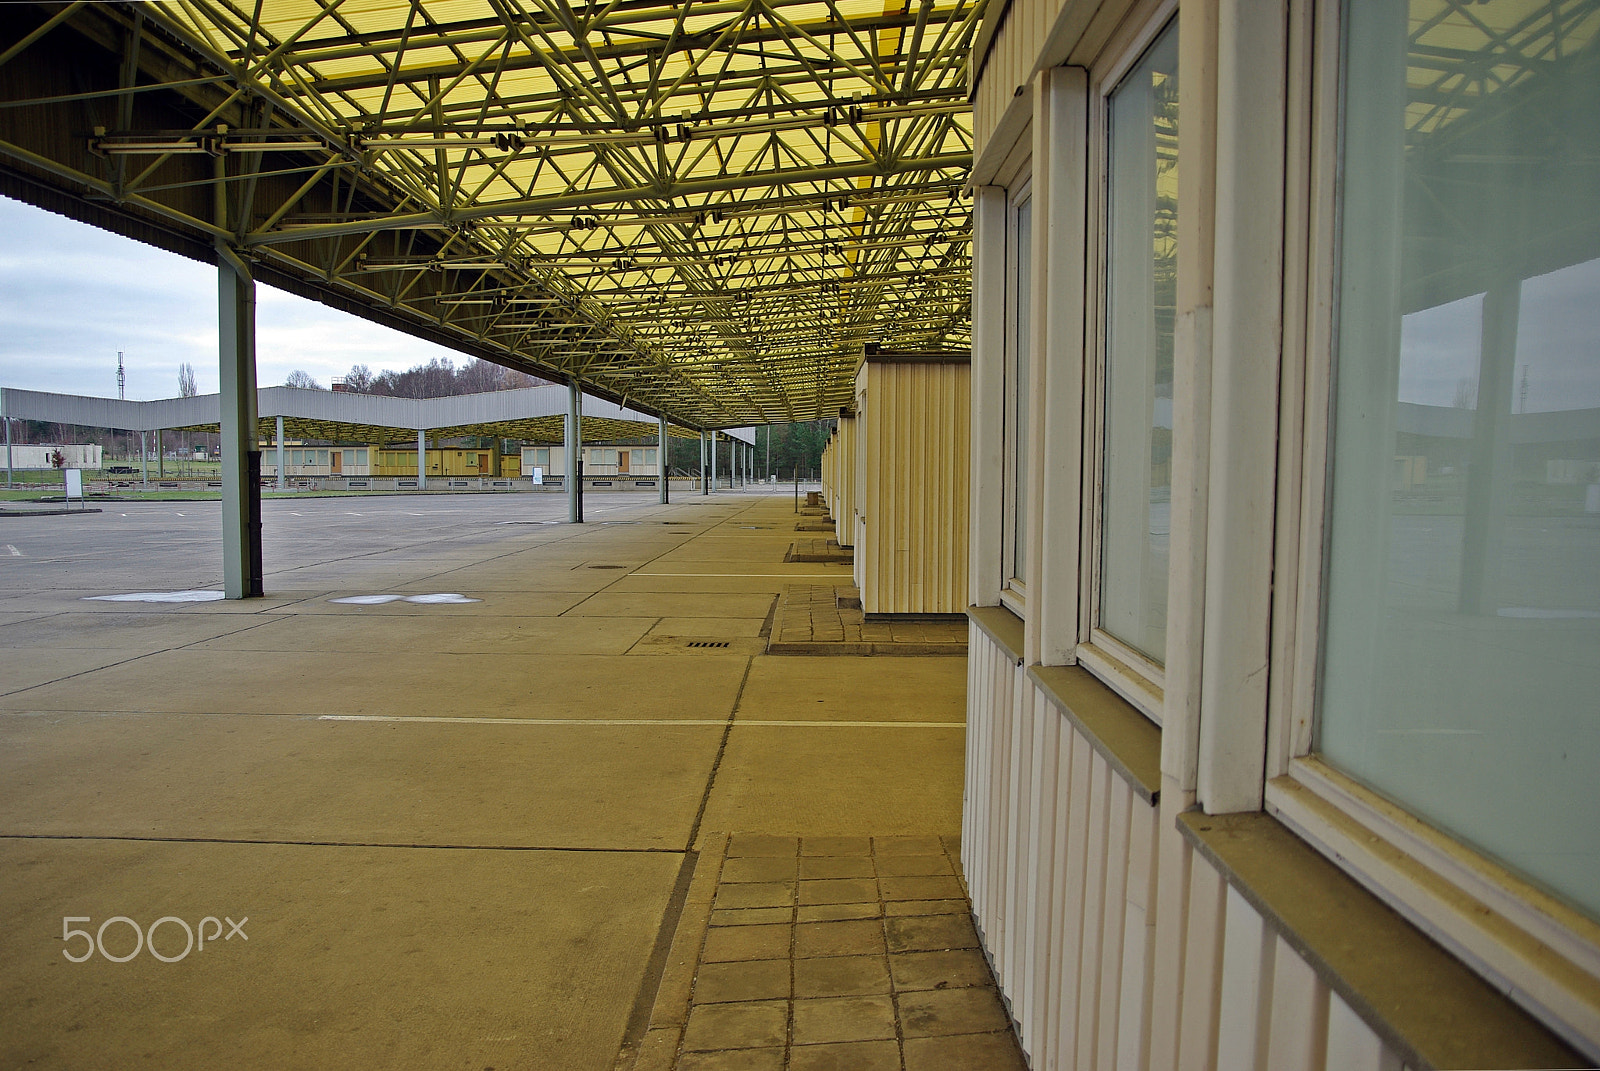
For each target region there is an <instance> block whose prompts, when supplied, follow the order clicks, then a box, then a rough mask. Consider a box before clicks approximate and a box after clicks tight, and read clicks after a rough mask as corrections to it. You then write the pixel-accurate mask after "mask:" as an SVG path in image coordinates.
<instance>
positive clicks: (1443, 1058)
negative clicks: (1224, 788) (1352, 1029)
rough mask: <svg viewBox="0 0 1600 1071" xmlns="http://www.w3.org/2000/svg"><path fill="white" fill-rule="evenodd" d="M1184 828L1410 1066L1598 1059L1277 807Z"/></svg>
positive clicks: (1189, 822)
mask: <svg viewBox="0 0 1600 1071" xmlns="http://www.w3.org/2000/svg"><path fill="white" fill-rule="evenodd" d="M1178 829H1179V830H1180V831H1181V832H1182V833H1183V835H1184V836H1185V837H1186V838H1187V839H1188V840H1189V841H1190V842H1191V843H1192V844H1193V845H1194V847H1195V850H1196V851H1198V852H1199V853H1200V854H1201V855H1202V856H1204V857H1205V858H1206V859H1207V860H1208V861H1209V862H1210V863H1211V865H1212V866H1214V867H1216V868H1217V869H1218V870H1219V871H1221V873H1222V874H1223V876H1224V877H1225V878H1226V879H1227V881H1228V884H1229V885H1231V886H1232V887H1233V888H1234V889H1236V890H1238V892H1239V894H1240V895H1241V896H1243V897H1244V899H1245V900H1246V901H1247V902H1248V903H1249V904H1250V905H1251V906H1252V907H1253V908H1255V909H1256V911H1258V912H1259V913H1260V914H1261V916H1262V917H1263V918H1264V919H1266V920H1267V921H1268V922H1269V923H1270V924H1271V925H1272V927H1273V928H1274V929H1275V930H1276V931H1277V932H1278V933H1279V934H1280V935H1281V936H1282V937H1283V939H1284V940H1285V941H1286V942H1288V944H1289V945H1290V946H1291V947H1292V948H1293V949H1294V950H1295V951H1296V952H1297V953H1298V954H1299V955H1300V956H1301V957H1302V958H1303V959H1305V961H1306V962H1307V963H1308V964H1310V966H1311V968H1312V969H1313V970H1314V971H1316V973H1317V975H1318V976H1319V977H1320V978H1321V979H1322V981H1323V982H1324V983H1325V984H1326V985H1327V986H1328V988H1330V989H1332V990H1333V991H1335V992H1336V993H1338V994H1339V996H1340V997H1341V998H1343V999H1344V1001H1345V1003H1346V1004H1348V1005H1350V1008H1351V1010H1353V1011H1354V1012H1355V1013H1356V1014H1357V1015H1359V1016H1360V1017H1361V1019H1362V1020H1363V1021H1364V1022H1365V1023H1366V1024H1367V1025H1368V1026H1369V1027H1371V1028H1372V1030H1373V1032H1374V1033H1376V1034H1377V1035H1378V1036H1379V1037H1380V1038H1382V1039H1383V1042H1384V1044H1385V1045H1387V1046H1388V1047H1389V1048H1390V1049H1392V1050H1393V1051H1394V1052H1395V1053H1397V1054H1398V1055H1399V1056H1400V1057H1401V1059H1402V1060H1403V1061H1404V1062H1405V1063H1406V1065H1407V1066H1411V1067H1542V1068H1556V1067H1564V1068H1565V1067H1588V1066H1590V1065H1589V1063H1588V1062H1587V1061H1585V1060H1583V1059H1582V1058H1581V1057H1580V1056H1579V1055H1578V1054H1577V1053H1576V1052H1574V1051H1572V1050H1571V1049H1569V1048H1568V1047H1567V1046H1566V1045H1565V1044H1563V1043H1562V1042H1561V1040H1560V1039H1559V1038H1557V1037H1556V1036H1555V1035H1554V1034H1552V1033H1551V1032H1550V1031H1549V1030H1547V1029H1546V1028H1545V1027H1544V1026H1543V1025H1541V1024H1540V1023H1538V1022H1537V1021H1536V1020H1534V1019H1533V1017H1532V1016H1530V1015H1529V1014H1528V1013H1527V1012H1525V1011H1523V1010H1522V1009H1521V1008H1520V1007H1518V1006H1517V1005H1515V1004H1513V1003H1512V1002H1511V1001H1510V1000H1509V999H1507V998H1506V997H1505V996H1504V995H1503V994H1501V993H1500V992H1499V991H1498V990H1496V989H1495V988H1494V987H1492V986H1491V985H1489V983H1488V982H1486V981H1484V980H1483V979H1482V978H1480V977H1478V975H1476V974H1474V973H1473V972H1472V970H1471V969H1470V968H1469V967H1468V966H1467V965H1466V964H1464V963H1463V962H1462V961H1461V960H1459V959H1457V958H1456V957H1454V956H1452V955H1450V954H1449V953H1448V952H1446V951H1445V950H1444V949H1442V948H1440V947H1439V946H1438V945H1437V944H1435V943H1434V942H1433V941H1431V940H1430V939H1429V938H1428V937H1427V935H1426V934H1424V933H1423V932H1422V931H1421V930H1418V929H1417V928H1416V927H1414V926H1412V925H1411V924H1410V923H1408V922H1407V921H1406V920H1405V919H1403V918H1402V917H1401V916H1400V915H1398V914H1397V913H1395V912H1394V911H1393V910H1391V909H1390V908H1389V907H1388V906H1386V905H1385V904H1384V903H1383V902H1382V901H1380V900H1379V899H1378V898H1377V897H1376V896H1373V895H1372V894H1371V893H1369V892H1368V891H1367V890H1366V889H1364V888H1362V887H1361V886H1360V885H1359V884H1358V883H1357V882H1356V881H1355V880H1354V879H1353V878H1351V877H1350V876H1348V875H1347V874H1345V872H1344V871H1343V870H1341V869H1339V867H1337V866H1335V865H1334V864H1333V863H1332V862H1330V861H1329V860H1328V859H1326V858H1324V857H1323V855H1322V854H1321V853H1320V852H1318V851H1317V850H1316V849H1315V848H1313V847H1311V846H1310V845H1309V844H1307V843H1306V842H1305V841H1303V840H1301V839H1300V838H1299V837H1298V836H1296V835H1295V833H1293V832H1292V831H1291V830H1290V829H1289V828H1288V827H1286V826H1285V825H1283V824H1282V823H1280V822H1279V821H1278V820H1277V819H1275V818H1273V817H1272V816H1270V815H1267V814H1263V813H1259V812H1253V813H1247V814H1229V815H1207V814H1204V813H1203V812H1200V811H1188V812H1186V813H1184V814H1182V815H1179V816H1178Z"/></svg>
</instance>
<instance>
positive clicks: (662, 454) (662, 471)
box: [656, 416, 669, 506]
mask: <svg viewBox="0 0 1600 1071" xmlns="http://www.w3.org/2000/svg"><path fill="white" fill-rule="evenodd" d="M657 421H658V423H657V428H656V440H657V443H656V478H657V480H658V481H660V486H661V496H660V497H661V504H662V505H663V506H665V505H666V504H667V480H668V479H669V475H668V473H667V418H666V417H664V416H663V417H658V418H657Z"/></svg>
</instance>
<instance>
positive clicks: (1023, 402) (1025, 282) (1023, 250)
mask: <svg viewBox="0 0 1600 1071" xmlns="http://www.w3.org/2000/svg"><path fill="white" fill-rule="evenodd" d="M1015 227H1016V233H1015V236H1014V237H1015V240H1014V241H1013V243H1012V256H1013V257H1014V258H1015V259H1014V262H1013V270H1012V278H1013V280H1014V281H1015V288H1014V292H1013V294H1012V322H1011V360H1010V362H1009V366H1008V367H1007V369H1006V378H1007V380H1009V382H1008V383H1007V390H1008V393H1009V394H1010V397H1009V398H1008V399H1007V403H1008V405H1007V410H1008V412H1009V414H1010V417H1011V429H1010V434H1009V435H1007V437H1006V440H1007V452H1008V454H1009V457H1008V459H1007V468H1008V469H1009V470H1010V475H1011V478H1010V480H1008V481H1007V497H1008V498H1010V503H1009V506H1010V509H1011V569H1010V576H1011V577H1014V578H1017V579H1021V578H1022V576H1023V574H1024V573H1025V572H1026V571H1027V565H1028V542H1027V535H1028V369H1029V352H1030V343H1031V341H1032V338H1033V336H1032V334H1031V332H1032V321H1031V320H1030V318H1029V315H1028V313H1029V299H1030V296H1031V294H1032V292H1033V261H1032V257H1033V202H1032V201H1028V202H1025V203H1023V204H1022V205H1019V206H1018V207H1017V210H1016V219H1015Z"/></svg>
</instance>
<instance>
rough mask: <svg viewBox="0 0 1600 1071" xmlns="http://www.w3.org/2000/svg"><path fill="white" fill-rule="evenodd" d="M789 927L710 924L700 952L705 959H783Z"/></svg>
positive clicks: (787, 942) (708, 960) (718, 961)
mask: <svg viewBox="0 0 1600 1071" xmlns="http://www.w3.org/2000/svg"><path fill="white" fill-rule="evenodd" d="M789 930H790V927H789V926H787V925H783V926H713V927H711V928H710V929H708V930H707V931H706V943H705V948H704V950H703V951H702V952H701V953H700V959H701V961H702V962H705V963H727V962H731V961H733V960H745V959H787V958H788V957H789Z"/></svg>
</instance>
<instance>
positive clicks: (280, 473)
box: [275, 417, 289, 491]
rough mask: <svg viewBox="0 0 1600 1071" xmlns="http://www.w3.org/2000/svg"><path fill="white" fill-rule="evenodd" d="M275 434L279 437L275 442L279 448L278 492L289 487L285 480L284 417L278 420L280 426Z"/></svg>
mask: <svg viewBox="0 0 1600 1071" xmlns="http://www.w3.org/2000/svg"><path fill="white" fill-rule="evenodd" d="M275 434H276V435H277V439H276V440H275V441H276V443H277V447H278V490H280V491H282V490H283V489H284V488H286V487H288V486H289V485H288V484H287V483H285V482H284V478H283V418H282V417H279V418H278V426H277V428H276V429H275Z"/></svg>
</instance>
